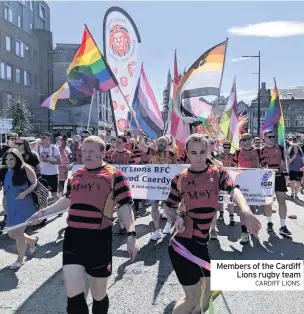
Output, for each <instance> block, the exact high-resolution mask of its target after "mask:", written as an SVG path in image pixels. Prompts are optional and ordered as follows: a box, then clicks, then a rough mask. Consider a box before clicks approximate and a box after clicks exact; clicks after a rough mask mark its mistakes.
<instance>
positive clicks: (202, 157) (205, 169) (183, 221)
mask: <svg viewBox="0 0 304 314" xmlns="http://www.w3.org/2000/svg"><path fill="white" fill-rule="evenodd" d="M186 151H187V155H188V157H189V159H190V162H191V166H190V168H189V169H187V170H185V171H183V172H182V173H181V174H179V175H177V176H175V177H174V178H173V179H172V181H171V189H170V194H169V197H168V199H167V201H166V206H169V207H170V208H174V209H177V208H179V210H180V215H179V218H178V219H177V221H176V223H175V229H176V231H177V232H178V233H177V234H176V235H175V236H173V238H172V239H171V241H170V245H169V255H170V259H171V262H172V265H173V268H174V270H175V273H176V275H177V278H178V281H179V282H180V284H181V285H182V286H183V289H184V292H185V297H183V298H182V299H181V300H180V301H179V302H178V303H177V304H176V305H175V308H174V310H173V314H188V313H201V312H202V311H201V309H200V298H201V294H202V287H203V286H204V287H205V290H204V291H205V294H204V296H203V309H202V310H203V312H205V311H206V310H207V308H208V305H209V300H210V296H211V292H210V265H209V267H208V266H207V265H206V269H205V268H203V267H201V266H199V265H197V264H196V263H194V262H192V261H191V260H189V259H190V258H191V257H193V259H194V257H196V258H199V259H201V260H203V262H204V264H209V263H210V256H209V252H208V240H209V228H210V224H211V221H212V219H213V217H214V215H215V214H216V208H217V207H218V196H219V191H220V190H222V191H226V192H228V193H230V195H231V197H232V199H233V201H234V202H235V203H236V204H237V205H238V206H239V208H240V210H241V215H242V216H243V221H244V223H245V225H246V226H247V228H248V231H249V232H250V233H251V234H254V235H257V234H258V232H259V231H260V229H261V224H260V222H259V220H258V219H257V218H256V217H255V216H254V215H253V214H252V212H251V211H250V209H249V206H248V205H247V203H246V200H245V198H244V196H243V194H242V193H241V191H240V190H239V189H238V188H237V187H235V185H234V182H233V180H232V179H231V178H230V176H229V174H228V173H227V171H226V170H225V169H223V168H222V167H219V168H218V167H215V166H212V165H210V164H209V163H207V162H206V161H207V156H208V143H207V141H206V139H204V137H203V136H202V135H200V134H192V135H191V136H190V137H189V138H188V139H187V143H186ZM176 247H178V248H179V249H181V250H182V251H186V250H188V258H186V257H184V256H183V255H181V254H180V253H178V252H177V249H176ZM190 255H191V256H190Z"/></svg>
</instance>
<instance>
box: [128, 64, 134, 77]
mask: <svg viewBox="0 0 304 314" xmlns="http://www.w3.org/2000/svg"><path fill="white" fill-rule="evenodd" d="M134 69H135V61H131V62H130V63H129V64H128V72H129V75H130V76H131V77H133V76H134Z"/></svg>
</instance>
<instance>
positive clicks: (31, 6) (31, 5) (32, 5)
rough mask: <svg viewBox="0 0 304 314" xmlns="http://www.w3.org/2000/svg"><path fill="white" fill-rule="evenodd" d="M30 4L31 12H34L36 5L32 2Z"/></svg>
mask: <svg viewBox="0 0 304 314" xmlns="http://www.w3.org/2000/svg"><path fill="white" fill-rule="evenodd" d="M29 3H30V10H31V11H34V4H33V1H32V0H30V1H29Z"/></svg>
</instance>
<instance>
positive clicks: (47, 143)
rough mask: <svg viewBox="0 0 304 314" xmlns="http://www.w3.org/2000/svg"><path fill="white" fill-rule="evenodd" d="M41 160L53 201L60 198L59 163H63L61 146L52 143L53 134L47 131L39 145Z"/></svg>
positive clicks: (41, 169)
mask: <svg viewBox="0 0 304 314" xmlns="http://www.w3.org/2000/svg"><path fill="white" fill-rule="evenodd" d="M37 153H38V156H39V160H40V172H41V176H42V177H43V179H45V180H46V181H47V183H48V185H49V186H50V188H51V195H52V199H53V201H56V200H57V199H58V194H57V191H58V173H59V170H58V165H59V164H60V163H61V159H60V152H59V148H58V147H57V146H56V145H53V144H51V134H50V133H48V132H45V133H44V134H43V135H42V137H41V145H40V146H38V147H37Z"/></svg>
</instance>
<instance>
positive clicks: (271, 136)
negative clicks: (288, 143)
mask: <svg viewBox="0 0 304 314" xmlns="http://www.w3.org/2000/svg"><path fill="white" fill-rule="evenodd" d="M267 137H268V138H275V136H274V135H270V136H267Z"/></svg>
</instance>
